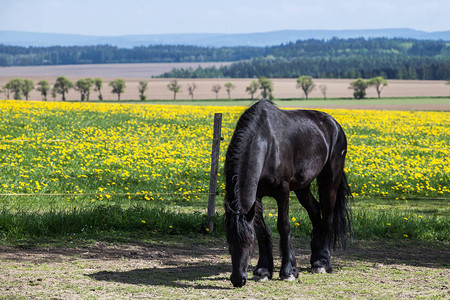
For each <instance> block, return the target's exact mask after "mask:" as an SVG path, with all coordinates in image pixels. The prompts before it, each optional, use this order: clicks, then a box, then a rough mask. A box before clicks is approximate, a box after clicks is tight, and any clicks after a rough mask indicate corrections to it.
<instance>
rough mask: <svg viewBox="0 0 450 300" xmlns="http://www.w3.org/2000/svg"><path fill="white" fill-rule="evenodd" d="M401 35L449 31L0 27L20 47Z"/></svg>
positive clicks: (444, 35) (437, 35)
mask: <svg viewBox="0 0 450 300" xmlns="http://www.w3.org/2000/svg"><path fill="white" fill-rule="evenodd" d="M333 37H336V38H344V39H348V38H359V37H363V38H377V37H386V38H405V39H421V40H444V41H450V30H449V31H438V32H425V31H419V30H414V29H408V28H388V29H367V30H281V31H271V32H255V33H241V34H223V33H183V34H150V35H124V36H90V35H74V34H55V33H35V32H21V31H2V30H0V44H4V45H11V46H23V47H28V46H32V47H49V46H94V45H111V46H117V47H120V48H132V47H137V46H148V45H190V46H202V47H235V46H255V47H266V46H274V45H279V44H282V43H289V42H294V41H297V40H307V39H326V40H327V39H331V38H333Z"/></svg>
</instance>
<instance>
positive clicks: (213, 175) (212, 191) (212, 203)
mask: <svg viewBox="0 0 450 300" xmlns="http://www.w3.org/2000/svg"><path fill="white" fill-rule="evenodd" d="M221 132H222V114H221V113H217V114H214V133H213V143H212V152H211V172H210V175H209V198H208V230H209V232H212V231H213V230H214V217H215V215H216V195H217V174H218V173H219V153H220V140H221V138H222V137H221Z"/></svg>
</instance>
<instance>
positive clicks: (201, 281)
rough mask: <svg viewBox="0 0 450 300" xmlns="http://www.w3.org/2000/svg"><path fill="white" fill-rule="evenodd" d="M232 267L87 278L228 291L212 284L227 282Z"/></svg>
mask: <svg viewBox="0 0 450 300" xmlns="http://www.w3.org/2000/svg"><path fill="white" fill-rule="evenodd" d="M229 269H230V265H229V264H226V263H219V264H215V265H206V264H189V265H187V266H163V267H152V268H142V269H134V270H129V271H100V272H97V273H93V274H88V275H87V276H88V277H90V278H92V279H95V280H99V281H109V282H119V283H126V284H134V285H147V286H149V285H150V286H166V287H174V288H194V289H217V290H228V289H231V286H230V287H220V286H217V285H212V284H211V282H213V281H214V282H225V281H227V280H228V277H227V276H226V273H227V272H228V271H229Z"/></svg>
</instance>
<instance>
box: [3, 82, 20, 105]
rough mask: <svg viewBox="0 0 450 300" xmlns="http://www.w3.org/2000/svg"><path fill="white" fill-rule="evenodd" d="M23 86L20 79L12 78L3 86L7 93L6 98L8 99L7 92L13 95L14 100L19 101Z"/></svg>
mask: <svg viewBox="0 0 450 300" xmlns="http://www.w3.org/2000/svg"><path fill="white" fill-rule="evenodd" d="M23 85H24V81H23V79H21V78H14V79H11V80H10V81H8V83H6V85H5V89H6V90H7V91H8V98H9V92H12V93H14V100H21V99H22V97H21V94H22V86H23Z"/></svg>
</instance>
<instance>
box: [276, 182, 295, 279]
mask: <svg viewBox="0 0 450 300" xmlns="http://www.w3.org/2000/svg"><path fill="white" fill-rule="evenodd" d="M275 199H276V200H277V203H278V222H277V228H278V232H279V233H280V248H281V270H280V278H281V279H282V280H289V281H291V280H295V278H298V269H297V263H296V261H295V255H294V250H293V249H292V245H291V225H290V224H289V185H288V184H287V183H284V184H283V186H282V188H281V189H280V191H279V192H278V195H277V196H276V197H275Z"/></svg>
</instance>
